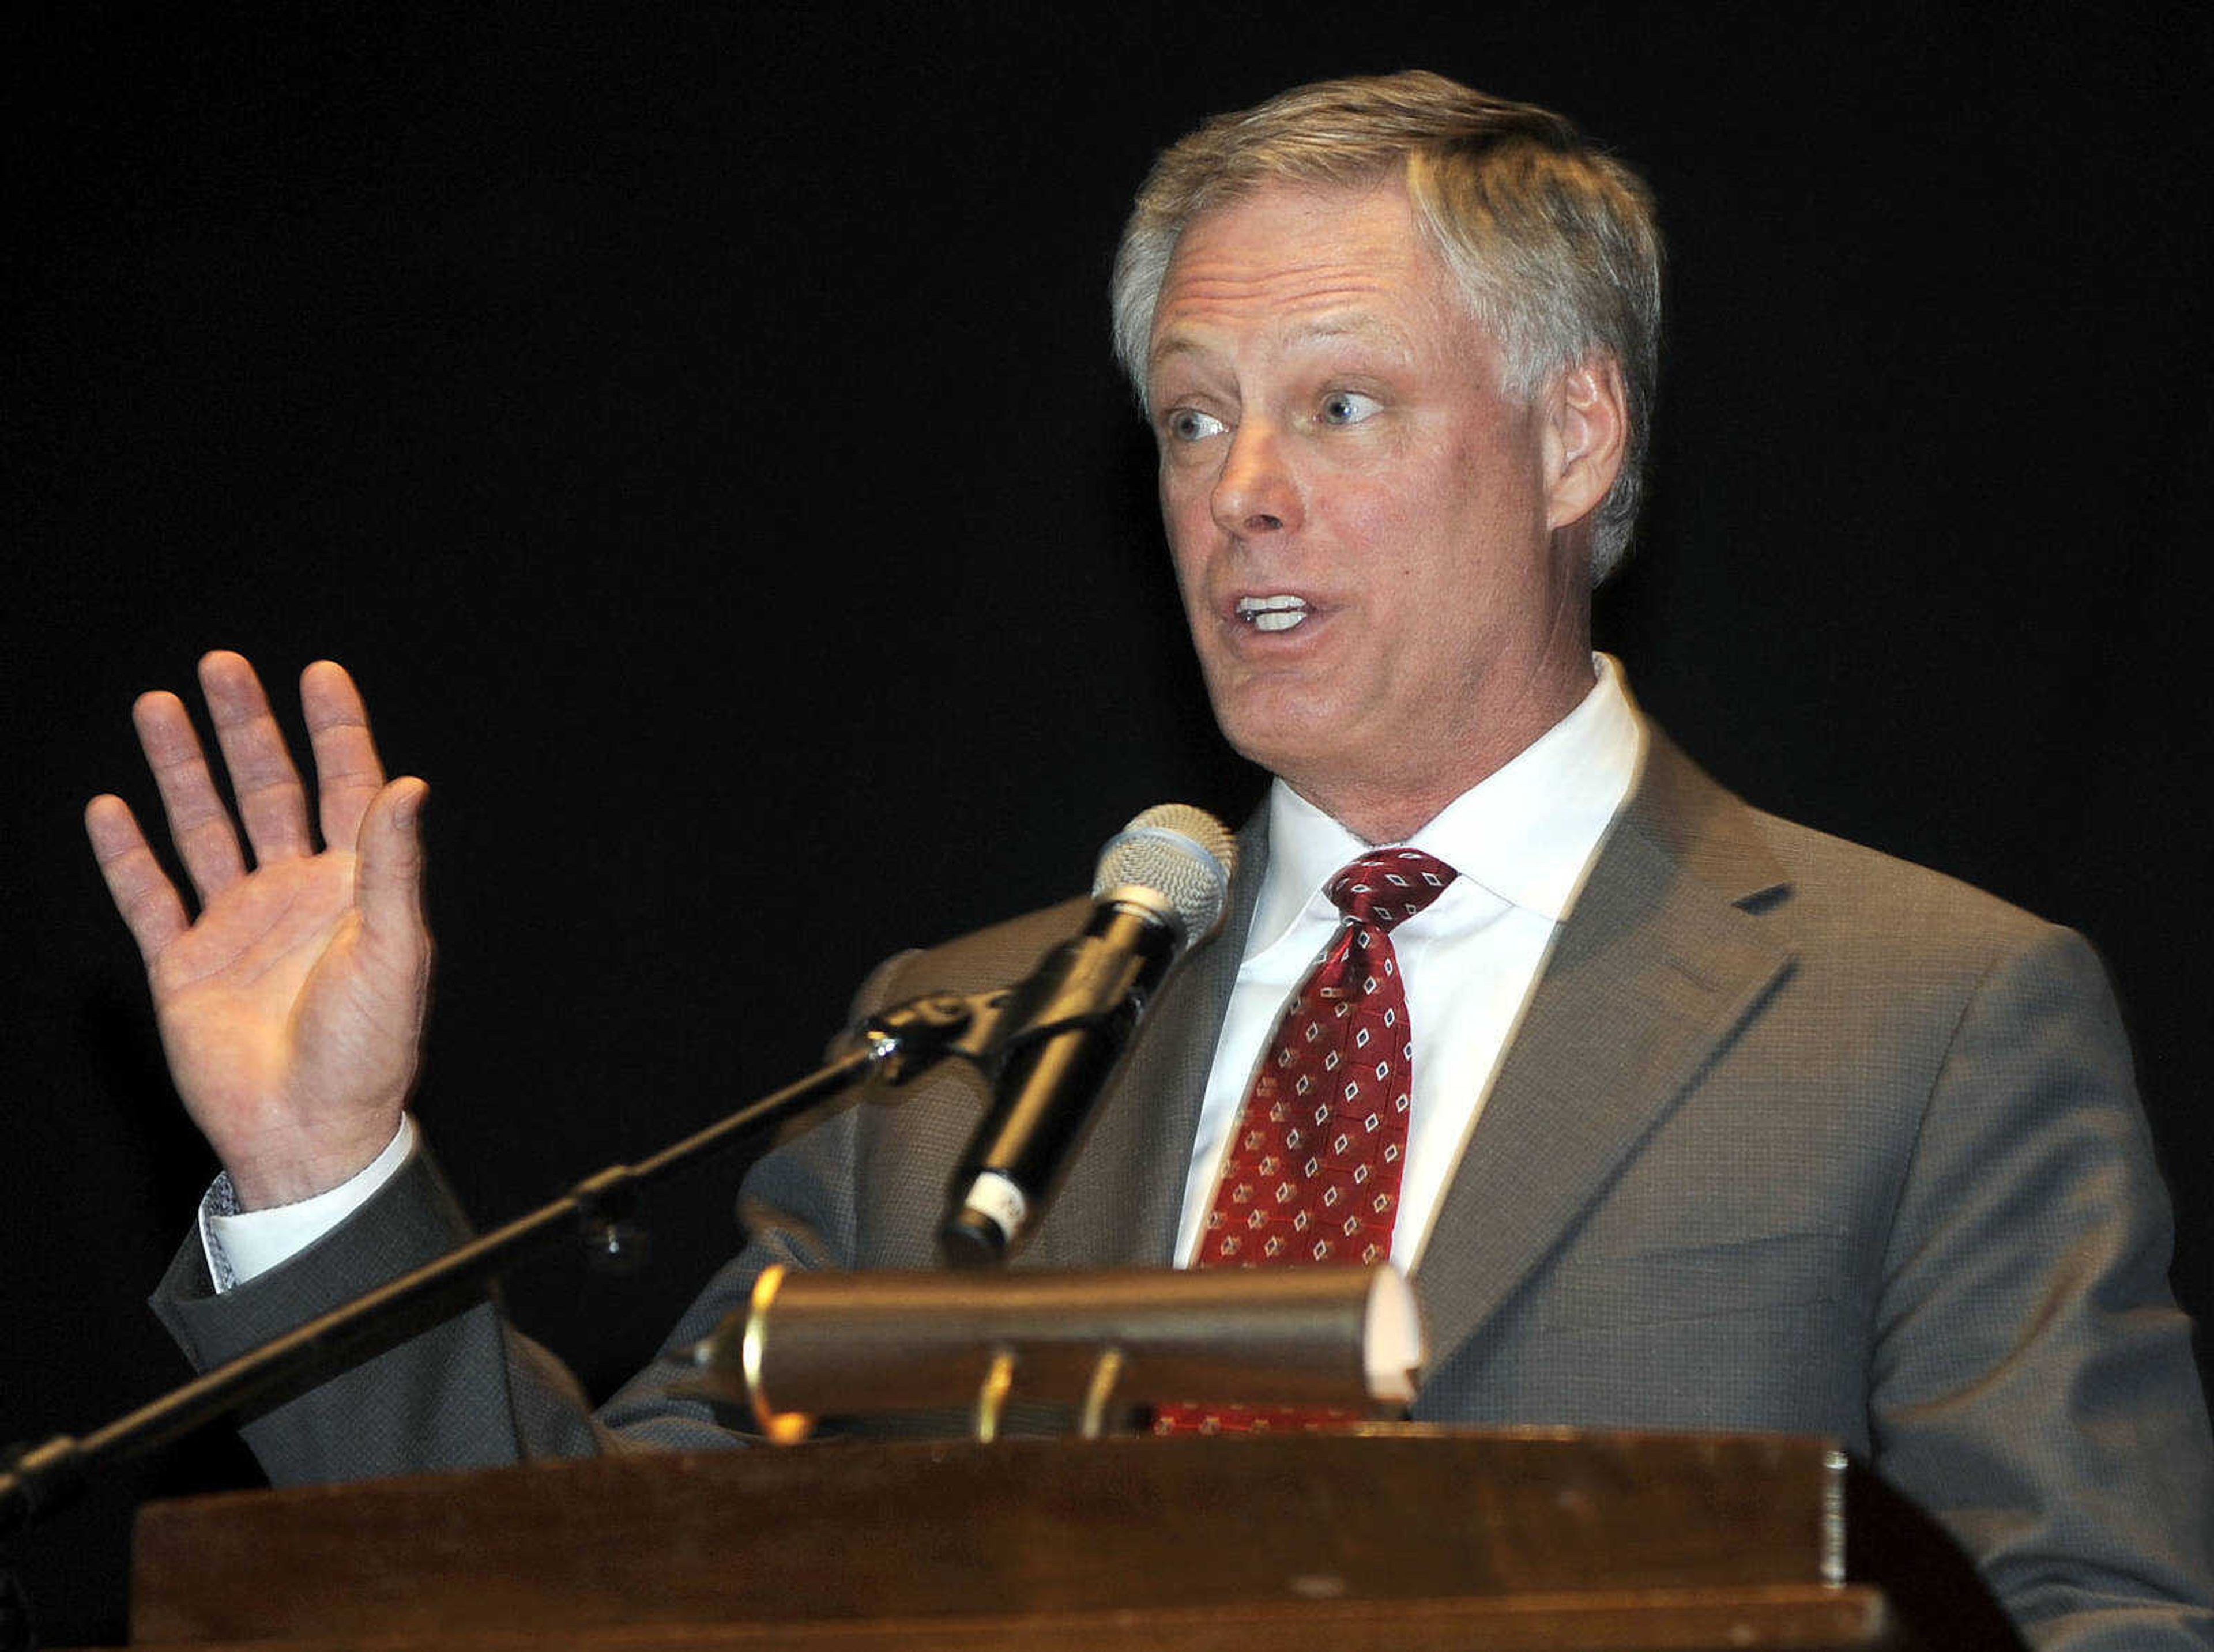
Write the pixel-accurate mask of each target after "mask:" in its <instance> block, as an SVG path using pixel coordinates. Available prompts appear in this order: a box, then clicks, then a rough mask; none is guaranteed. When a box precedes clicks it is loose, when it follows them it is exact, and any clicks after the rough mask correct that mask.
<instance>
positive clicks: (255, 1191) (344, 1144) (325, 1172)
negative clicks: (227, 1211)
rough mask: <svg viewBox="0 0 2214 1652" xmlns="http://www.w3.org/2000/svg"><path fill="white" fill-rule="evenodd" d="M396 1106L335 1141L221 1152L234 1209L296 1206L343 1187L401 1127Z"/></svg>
mask: <svg viewBox="0 0 2214 1652" xmlns="http://www.w3.org/2000/svg"><path fill="white" fill-rule="evenodd" d="M400 1120H401V1113H400V1110H399V1109H397V1108H395V1109H394V1111H393V1112H392V1113H391V1114H390V1115H389V1116H382V1115H381V1116H380V1117H379V1118H378V1119H376V1120H375V1121H374V1122H372V1123H369V1124H367V1125H365V1126H364V1128H362V1129H361V1130H360V1131H349V1132H348V1133H347V1134H346V1136H345V1137H343V1138H342V1139H339V1140H337V1141H330V1140H319V1141H317V1142H315V1143H303V1144H295V1145H293V1146H291V1147H290V1148H289V1149H278V1148H275V1147H274V1145H273V1144H272V1147H271V1148H270V1149H267V1150H264V1151H261V1152H255V1153H244V1152H242V1153H239V1154H236V1155H229V1154H226V1155H223V1173H224V1174H225V1175H226V1176H228V1177H229V1179H230V1186H231V1191H232V1192H233V1194H234V1195H235V1198H236V1199H237V1208H238V1210H240V1212H242V1213H244V1212H248V1211H254V1210H274V1209H277V1208H278V1207H279V1206H282V1205H287V1204H300V1203H302V1202H303V1201H304V1200H307V1199H311V1198H320V1197H321V1195H323V1194H325V1193H327V1192H331V1191H332V1190H333V1189H334V1188H338V1187H343V1186H346V1183H348V1182H350V1181H352V1180H353V1179H354V1178H355V1177H356V1176H358V1175H359V1174H360V1173H362V1172H363V1171H364V1170H366V1169H367V1168H368V1167H370V1165H371V1164H373V1163H375V1162H376V1159H377V1157H378V1155H381V1154H382V1153H383V1151H384V1150H385V1149H386V1148H388V1146H390V1145H391V1143H392V1139H393V1137H394V1133H395V1132H396V1131H398V1130H399V1129H400Z"/></svg>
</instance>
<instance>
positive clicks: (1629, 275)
mask: <svg viewBox="0 0 2214 1652" xmlns="http://www.w3.org/2000/svg"><path fill="white" fill-rule="evenodd" d="M1392 179H1397V180H1400V181H1402V182H1404V185H1405V186H1406V189H1407V192H1408V194H1409V196H1410V198H1411V199H1412V200H1413V202H1414V205H1415V210H1416V216H1417V218H1418V220H1419V221H1420V222H1421V223H1422V224H1423V225H1424V227H1425V228H1426V229H1428V232H1429V234H1430V235H1431V236H1432V237H1433V239H1434V242H1435V244H1436V247H1437V248H1438V251H1439V253H1440V255H1441V256H1442V257H1443V258H1444V259H1445V260H1446V265H1447V267H1448V268H1450V269H1451V270H1452V271H1453V274H1454V276H1455V277H1457V279H1458V280H1459V284H1460V287H1461V290H1462V291H1463V293H1464V294H1465V296H1466V298H1467V301H1468V303H1469V307H1470V309H1471V312H1472V313H1473V314H1474V315H1475V317H1476V319H1477V320H1478V321H1479V322H1480V323H1481V324H1482V325H1483V326H1484V327H1485V328H1486V329H1488V330H1489V332H1491V334H1492V336H1493V337H1494V338H1496V339H1498V341H1499V343H1500V346H1501V353H1502V357H1503V370H1504V384H1503V385H1502V388H1503V389H1505V390H1506V391H1507V393H1509V394H1511V395H1515V396H1519V397H1520V398H1522V399H1525V400H1527V399H1530V398H1532V397H1533V396H1535V395H1536V394H1537V393H1538V392H1539V390H1541V389H1542V388H1543V387H1544V386H1545V385H1546V384H1548V383H1549V382H1550V381H1551V380H1552V379H1553V378H1554V377H1555V375H1558V374H1560V373H1563V372H1565V371H1567V370H1569V369H1573V368H1575V367H1579V366H1581V365H1584V364H1585V363H1589V362H1590V361H1592V359H1593V357H1606V358H1608V359H1610V360H1612V362H1613V363H1615V364H1616V365H1617V366H1618V368H1619V369H1621V372H1622V378H1623V384H1624V391H1625V393H1626V395H1627V398H1628V401H1629V422H1630V429H1629V433H1628V441H1627V443H1626V446H1625V451H1624V455H1623V464H1622V472H1621V474H1620V475H1619V476H1618V477H1617V478H1616V479H1615V483H1614V486H1613V488H1612V491H1610V492H1609V493H1608V494H1607V497H1605V499H1604V500H1603V501H1601V502H1600V504H1599V510H1598V512H1597V513H1596V518H1595V521H1594V524H1593V534H1592V573H1591V576H1592V582H1593V584H1594V585H1596V584H1597V583H1599V581H1601V580H1603V579H1605V577H1606V576H1608V575H1609V574H1610V573H1612V572H1613V571H1614V570H1615V568H1616V567H1617V566H1618V564H1620V563H1621V561H1622V558H1623V556H1624V552H1627V551H1628V550H1629V548H1630V531H1631V529H1632V527H1634V525H1635V523H1636V517H1637V501H1638V495H1639V493H1640V492H1641V491H1642V480H1643V472H1644V466H1645V454H1646V447H1647V436H1648V427H1649V424H1650V422H1651V414H1652V406H1653V391H1654V381H1655V379H1656V377H1657V375H1658V373H1659V368H1660V335H1661V234H1660V230H1659V229H1658V228H1657V227H1656V226H1655V224H1654V216H1653V198H1652V194H1651V192H1649V191H1648V189H1647V188H1646V186H1645V184H1644V182H1643V180H1641V179H1640V178H1639V177H1638V176H1637V175H1636V174H1635V173H1633V172H1631V171H1630V168H1627V167H1625V166H1624V165H1623V164H1622V163H1621V162H1618V161H1617V160H1615V159H1614V158H1613V157H1612V155H1605V154H1604V153H1602V152H1600V151H1599V149H1596V148H1595V147H1594V146H1593V145H1592V144H1591V143H1589V142H1587V140H1586V139H1585V138H1584V137H1583V135H1582V134H1581V132H1579V131H1577V130H1576V128H1575V125H1572V124H1571V123H1570V122H1569V121H1568V120H1567V119H1564V118H1563V117H1562V116H1560V115H1557V114H1554V113H1551V112H1550V110H1545V109H1540V108H1537V107H1533V106H1532V105H1530V104H1526V103H1510V102H1508V101H1505V100H1504V99H1501V98H1495V97H1492V96H1489V95H1488V94H1485V93H1483V92H1477V91H1473V90H1471V88H1468V87H1465V86H1463V85H1460V84H1459V82H1454V81H1450V80H1447V79H1446V77H1445V76H1442V75H1433V74H1428V73H1424V72H1422V71H1419V70H1410V71H1409V72H1407V73H1404V74H1398V75H1380V76H1361V77H1357V78H1354V79H1349V80H1334V81H1318V82H1315V83H1314V84H1312V85H1309V86H1300V87H1294V88H1293V89H1292V90H1290V91H1288V92H1285V93H1281V94H1279V95H1277V96H1275V97H1273V98H1270V99H1269V101H1267V102H1266V103H1263V104H1260V105H1257V107H1253V108H1251V109H1247V110H1244V111H1241V112H1239V113H1233V114H1226V115H1218V116H1216V117H1215V118H1214V119H1212V120H1210V121H1208V123H1207V124H1206V125H1203V126H1202V127H1201V128H1199V130H1198V131H1195V132H1193V133H1191V134H1190V136H1189V137H1184V138H1183V139H1182V140H1181V141H1180V142H1178V143H1175V144H1173V145H1171V147H1170V148H1169V149H1165V150H1164V151H1163V152H1162V154H1161V156H1160V158H1159V160H1158V161H1156V162H1154V163H1153V171H1152V172H1151V173H1150V174H1147V178H1146V181H1145V185H1144V186H1143V187H1142V188H1141V189H1140V190H1139V192H1138V198H1137V202H1136V204H1135V206H1134V207H1133V208H1132V210H1131V213H1130V218H1129V222H1128V224H1126V225H1125V226H1124V228H1123V230H1122V244H1121V246H1120V247H1117V248H1116V253H1115V276H1114V286H1113V296H1114V308H1115V353H1116V356H1117V357H1119V358H1120V360H1121V361H1122V369H1123V371H1124V372H1126V373H1127V374H1128V375H1129V377H1130V382H1131V384H1132V385H1133V386H1134V387H1135V388H1136V390H1137V393H1138V399H1139V400H1140V401H1141V403H1145V402H1147V352H1148V349H1149V346H1150V343H1151V339H1152V337H1153V309H1154V306H1155V305H1156V304H1157V303H1158V302H1159V299H1160V291H1161V283H1162V281H1163V280H1164V279H1165V277H1166V276H1167V274H1168V268H1169V259H1171V256H1173V255H1174V253H1175V252H1176V247H1177V241H1178V239H1179V238H1180V237H1181V236H1182V235H1183V231H1184V229H1185V227H1186V226H1187V225H1189V224H1190V223H1191V221H1192V220H1193V219H1194V218H1196V217H1197V216H1199V215H1200V214H1202V213H1203V212H1205V211H1207V210H1209V209H1211V208H1214V207H1219V206H1224V205H1227V204H1230V203H1232V202H1234V201H1237V200H1240V199H1242V198H1245V197H1246V196H1248V195H1251V194H1252V193H1253V192H1256V191H1257V190H1259V189H1261V188H1263V187H1264V186H1268V185H1271V184H1278V183H1294V184H1305V185H1311V186H1320V187H1334V188H1346V189H1364V188H1373V187H1374V186H1377V185H1378V184H1380V183H1382V182H1385V180H1392Z"/></svg>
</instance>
